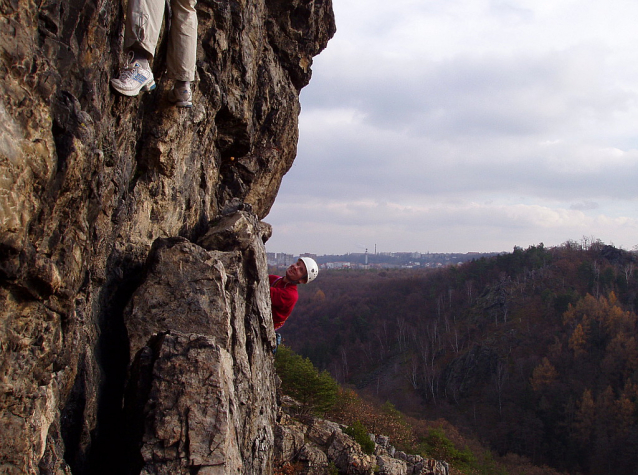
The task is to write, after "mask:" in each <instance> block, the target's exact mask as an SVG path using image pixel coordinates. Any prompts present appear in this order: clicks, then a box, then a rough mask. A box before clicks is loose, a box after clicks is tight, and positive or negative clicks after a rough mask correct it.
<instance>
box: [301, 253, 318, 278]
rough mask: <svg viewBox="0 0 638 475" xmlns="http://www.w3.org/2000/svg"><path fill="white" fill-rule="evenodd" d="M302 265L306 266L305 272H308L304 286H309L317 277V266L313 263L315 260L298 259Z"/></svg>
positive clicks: (308, 258)
mask: <svg viewBox="0 0 638 475" xmlns="http://www.w3.org/2000/svg"><path fill="white" fill-rule="evenodd" d="M299 259H301V260H302V261H303V263H304V264H305V265H306V271H308V277H306V284H309V283H310V282H312V281H313V280H315V278H316V277H317V274H319V266H318V265H317V263H316V262H315V260H314V259H313V258H311V257H300V258H299Z"/></svg>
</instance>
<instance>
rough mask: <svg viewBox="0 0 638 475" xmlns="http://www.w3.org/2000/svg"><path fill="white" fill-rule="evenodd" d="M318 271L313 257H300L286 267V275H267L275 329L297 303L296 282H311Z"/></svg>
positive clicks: (281, 324) (281, 323)
mask: <svg viewBox="0 0 638 475" xmlns="http://www.w3.org/2000/svg"><path fill="white" fill-rule="evenodd" d="M318 273H319V267H318V266H317V263H316V262H315V260H314V259H311V258H310V257H301V258H300V259H299V260H298V261H297V262H295V263H294V264H292V265H291V266H289V267H288V269H286V275H284V276H283V277H279V276H278V275H269V276H268V279H269V280H270V300H271V301H272V321H273V324H274V326H275V330H277V329H278V328H281V327H282V326H283V324H284V322H285V321H286V319H287V318H288V317H289V316H290V314H291V313H292V309H293V308H294V306H295V304H296V303H297V299H298V298H299V295H298V294H297V284H307V283H309V282H312V281H313V280H314V279H315V278H316V277H317V274H318Z"/></svg>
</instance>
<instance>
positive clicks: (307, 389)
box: [275, 345, 339, 414]
mask: <svg viewBox="0 0 638 475" xmlns="http://www.w3.org/2000/svg"><path fill="white" fill-rule="evenodd" d="M275 368H276V370H277V374H278V375H279V378H281V389H282V391H283V392H284V394H287V395H289V396H291V397H293V398H294V399H296V400H297V401H299V402H300V403H301V404H303V405H304V406H305V407H306V408H308V409H310V410H311V411H312V412H315V413H317V414H323V413H325V412H326V411H328V410H330V408H331V407H332V406H333V405H334V403H335V401H336V400H337V392H338V390H339V385H338V384H337V382H336V381H335V380H334V379H333V378H332V376H330V374H329V373H328V372H327V371H322V372H319V371H318V370H317V368H315V367H314V365H313V364H312V362H311V361H310V360H309V359H308V358H304V357H302V356H300V355H298V354H296V353H295V352H293V351H292V350H291V349H290V348H288V347H287V346H285V345H280V346H279V348H278V349H277V353H276V354H275Z"/></svg>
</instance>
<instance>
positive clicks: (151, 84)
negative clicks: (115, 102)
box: [111, 78, 157, 97]
mask: <svg viewBox="0 0 638 475" xmlns="http://www.w3.org/2000/svg"><path fill="white" fill-rule="evenodd" d="M111 86H112V87H113V89H115V90H116V91H117V92H119V93H120V94H122V95H124V96H128V97H135V96H137V95H138V94H139V93H140V91H145V92H149V91H152V90H153V89H155V88H156V87H157V84H155V79H154V78H150V79H149V80H148V81H147V82H145V83H144V84H140V87H138V88H135V89H131V90H126V89H121V88H119V87H118V86H117V85H116V84H114V83H113V81H111Z"/></svg>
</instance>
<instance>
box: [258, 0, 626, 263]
mask: <svg viewBox="0 0 638 475" xmlns="http://www.w3.org/2000/svg"><path fill="white" fill-rule="evenodd" d="M620 7H621V4H620V0H611V3H610V4H605V5H604V8H603V6H602V5H600V4H598V3H595V2H593V1H591V0H587V1H585V2H583V5H579V8H578V11H572V9H573V8H575V6H574V5H573V4H569V5H568V4H566V3H565V4H562V3H560V2H559V3H556V2H549V1H547V2H544V1H538V2H534V3H530V2H524V1H522V0H521V1H510V2H505V1H500V2H499V1H492V2H487V3H485V4H479V3H477V2H470V1H467V0H450V1H443V0H433V1H429V2H419V1H416V0H398V1H397V2H396V4H395V2H393V4H392V5H391V6H390V5H389V4H388V3H387V2H378V3H377V1H376V0H375V1H372V2H362V1H361V0H342V2H340V3H339V4H336V5H335V8H337V9H338V10H337V26H338V33H337V36H336V37H335V39H334V40H332V42H331V43H330V44H329V46H328V49H327V50H326V51H325V52H324V53H322V55H321V56H319V57H318V58H316V60H315V63H314V66H313V79H312V81H311V83H310V85H309V86H308V87H307V88H306V89H305V90H304V91H303V92H302V115H301V118H300V121H301V122H300V143H299V150H298V157H297V159H296V161H295V164H294V165H293V168H292V169H291V171H290V172H289V175H288V176H286V177H285V178H284V182H283V184H282V188H281V191H280V194H279V196H278V198H277V202H276V203H275V206H274V207H273V211H272V212H271V215H270V216H269V217H268V218H267V220H269V221H270V222H271V223H272V224H273V225H274V227H275V232H274V236H273V238H272V242H271V243H270V244H269V247H270V248H272V247H277V248H278V249H274V250H281V251H293V248H294V247H295V246H299V247H300V249H299V250H298V252H303V251H310V252H348V251H354V249H351V247H352V246H353V244H351V243H350V241H351V240H352V242H358V243H359V244H361V243H365V244H366V245H369V244H370V243H369V241H370V240H372V239H375V238H378V240H379V241H387V245H388V246H396V247H395V248H394V249H386V250H425V249H428V250H431V251H436V250H446V251H448V252H452V251H459V252H463V251H468V250H504V249H505V250H507V249H511V248H512V247H513V246H514V245H527V244H534V243H537V242H541V241H543V242H545V243H546V244H551V243H554V244H558V243H560V242H563V241H564V240H567V239H579V238H580V237H581V236H583V235H588V236H590V235H594V236H596V237H598V238H600V239H602V240H604V241H606V242H613V243H615V244H616V245H624V246H625V247H628V248H631V247H632V246H633V245H635V242H634V241H638V239H636V238H635V236H637V235H638V224H637V222H636V219H635V216H636V213H635V211H636V204H637V201H638V195H637V192H636V185H635V183H636V182H637V178H638V135H637V134H636V132H635V124H636V122H637V121H638V100H637V98H638V83H636V82H635V72H636V71H635V69H634V66H633V65H635V64H638V48H635V47H634V45H635V44H636V41H635V40H636V37H638V34H636V33H634V30H635V28H634V27H633V26H632V23H631V22H630V21H628V16H629V17H630V16H631V14H632V12H629V11H627V10H626V9H627V8H628V6H627V5H626V4H625V3H623V4H622V8H623V9H624V10H620ZM631 9H632V10H633V13H635V14H636V15H638V6H631ZM604 26H606V27H604ZM293 220H294V221H295V222H298V221H299V220H302V221H303V223H304V227H305V229H312V233H308V236H305V237H304V239H303V241H302V242H297V240H296V239H295V238H294V229H295V228H297V226H293V227H289V224H288V223H289V222H293ZM288 230H290V231H288ZM289 232H290V233H291V234H289ZM350 237H352V239H350ZM424 243H426V244H427V246H428V247H427V248H423V247H420V246H422V245H425V244H424ZM320 249H321V250H320Z"/></svg>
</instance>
